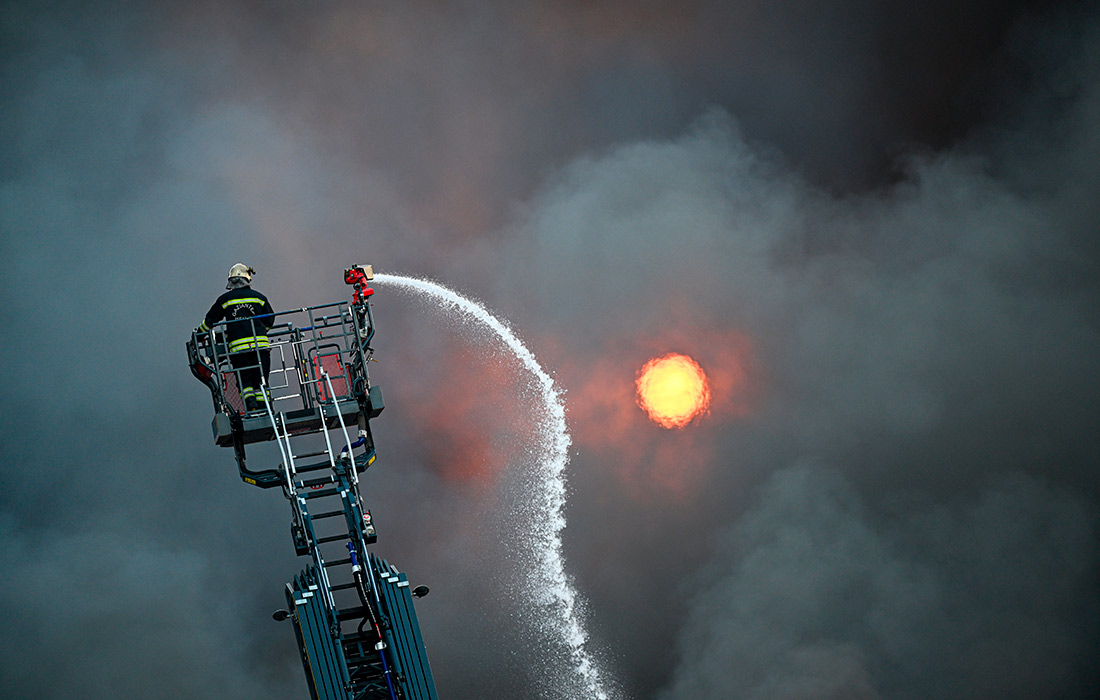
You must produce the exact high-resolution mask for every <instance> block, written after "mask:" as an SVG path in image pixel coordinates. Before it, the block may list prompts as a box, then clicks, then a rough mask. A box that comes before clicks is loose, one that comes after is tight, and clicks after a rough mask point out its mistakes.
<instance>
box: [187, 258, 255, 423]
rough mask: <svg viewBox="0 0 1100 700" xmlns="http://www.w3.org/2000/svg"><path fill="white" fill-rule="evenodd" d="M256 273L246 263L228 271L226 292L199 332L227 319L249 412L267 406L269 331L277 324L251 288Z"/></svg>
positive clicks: (231, 357)
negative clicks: (265, 390) (265, 388)
mask: <svg viewBox="0 0 1100 700" xmlns="http://www.w3.org/2000/svg"><path fill="white" fill-rule="evenodd" d="M254 274H256V271H255V270H253V269H252V268H251V267H249V266H247V265H245V264H244V263H237V264H235V265H234V266H233V267H231V268H229V278H228V281H227V282H226V285H225V288H226V289H227V290H229V291H227V292H226V293H225V294H222V295H221V296H220V297H218V299H217V301H215V302H214V304H213V305H212V306H211V307H210V310H209V311H207V312H206V318H205V319H203V322H202V325H200V326H199V327H198V328H197V329H196V330H197V331H198V332H200V333H204V332H206V331H209V330H210V328H211V327H212V326H213V325H214V324H215V323H217V322H218V321H222V320H225V321H226V324H225V341H226V343H227V344H228V346H229V364H230V366H232V367H233V371H234V372H235V373H236V375H237V386H238V387H240V390H241V398H242V399H244V408H245V410H246V411H255V410H257V409H260V408H265V407H266V402H267V396H266V395H265V394H264V390H263V387H264V385H265V384H266V383H267V375H268V372H269V371H270V370H271V351H270V350H269V349H268V347H269V346H270V344H269V342H268V339H267V332H268V330H269V329H270V328H271V326H272V324H273V323H274V322H275V317H274V316H273V315H272V314H274V313H275V310H274V309H272V308H271V303H270V302H269V301H268V300H267V297H266V296H264V295H263V294H261V293H260V292H257V291H256V290H255V289H252V287H251V286H250V285H251V284H252V275H254Z"/></svg>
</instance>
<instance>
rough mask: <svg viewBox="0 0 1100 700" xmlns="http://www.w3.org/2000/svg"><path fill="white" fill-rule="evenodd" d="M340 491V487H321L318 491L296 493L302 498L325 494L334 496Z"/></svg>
mask: <svg viewBox="0 0 1100 700" xmlns="http://www.w3.org/2000/svg"><path fill="white" fill-rule="evenodd" d="M338 493H340V489H321V490H319V491H302V492H300V493H299V494H298V495H299V496H301V497H302V498H324V497H325V496H335V495H337V494H338Z"/></svg>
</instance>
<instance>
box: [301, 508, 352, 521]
mask: <svg viewBox="0 0 1100 700" xmlns="http://www.w3.org/2000/svg"><path fill="white" fill-rule="evenodd" d="M343 514H344V511H342V510H330V511H328V512H327V513H318V514H317V515H311V516H309V519H310V520H322V519H324V518H335V517H336V516H337V515H343Z"/></svg>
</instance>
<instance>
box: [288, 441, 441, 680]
mask: <svg viewBox="0 0 1100 700" xmlns="http://www.w3.org/2000/svg"><path fill="white" fill-rule="evenodd" d="M276 422H277V421H276ZM277 432H282V431H277ZM282 434H283V435H284V438H283V439H284V440H285V442H284V448H285V449H286V450H287V454H288V456H291V454H292V453H291V450H292V448H293V446H292V444H291V443H292V442H297V441H298V440H299V438H297V437H294V436H288V435H286V433H285V432H283V433H282ZM333 453H334V450H333V447H332V442H331V441H329V440H327V439H326V447H325V449H322V450H320V451H319V452H313V453H309V454H308V455H301V457H306V456H322V455H323V456H324V457H326V458H328V459H327V460H326V461H324V462H320V463H318V464H314V465H304V466H300V467H298V466H296V467H295V468H294V469H293V472H294V474H293V477H292V482H291V483H292V485H293V486H292V488H291V489H289V491H290V493H289V495H290V497H291V501H292V503H293V504H294V507H295V519H294V522H293V523H292V536H293V538H294V541H295V550H296V551H297V552H298V554H300V555H309V556H311V557H312V559H313V562H312V563H311V564H310V565H309V566H307V567H306V568H305V569H303V570H302V571H301V572H300V573H299V574H298V575H297V576H295V577H294V580H293V581H292V582H291V583H288V584H287V586H286V599H287V604H288V606H289V609H290V610H291V611H292V613H293V617H294V620H295V621H296V625H295V633H296V635H297V638H298V645H299V649H300V651H301V656H302V664H303V666H304V668H305V672H306V680H307V684H308V686H309V690H310V694H311V697H312V698H313V700H438V695H437V693H436V688H435V681H434V679H433V678H432V672H431V666H430V665H429V663H428V656H427V653H426V651H425V649H424V640H423V637H422V636H421V632H420V625H419V622H418V621H417V618H416V611H415V609H414V608H413V597H412V594H411V592H410V589H409V581H408V578H407V577H406V576H405V574H404V573H401V572H399V571H398V570H397V569H396V568H395V567H393V566H392V565H390V564H389V563H387V562H386V561H385V560H384V559H381V558H380V557H377V556H375V555H373V554H370V555H367V554H366V553H365V552H366V546H367V545H369V544H371V543H372V542H374V540H375V539H376V534H375V530H374V523H373V521H372V519H371V515H370V512H369V511H367V510H366V509H365V508H363V506H362V502H361V499H360V495H359V480H358V469H357V467H362V466H365V465H364V464H360V462H365V461H366V460H367V459H372V458H373V456H374V455H373V450H370V451H369V452H367V453H364V454H362V455H358V456H355V457H351V456H350V455H351V454H352V451H350V450H349V451H341V453H340V454H339V455H338V456H336V457H335V458H332V455H333ZM291 461H292V462H293V457H291Z"/></svg>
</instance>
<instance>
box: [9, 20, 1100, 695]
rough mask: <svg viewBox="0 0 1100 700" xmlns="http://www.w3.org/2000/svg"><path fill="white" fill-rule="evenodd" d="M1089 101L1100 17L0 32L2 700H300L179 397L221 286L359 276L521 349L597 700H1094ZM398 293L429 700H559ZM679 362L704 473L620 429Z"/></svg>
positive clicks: (386, 353) (434, 340) (189, 385)
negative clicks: (609, 694)
mask: <svg viewBox="0 0 1100 700" xmlns="http://www.w3.org/2000/svg"><path fill="white" fill-rule="evenodd" d="M1098 57H1100V16H1098V14H1097V12H1096V9H1095V7H1094V6H1092V5H1091V4H1087V3H1055V4H1051V3H1038V2H1029V1H1023V0H1018V1H1014V2H1006V3H1004V2H1003V3H993V2H946V1H945V2H939V1H936V2H930V3H923V4H920V5H919V6H917V5H914V6H912V7H908V6H904V7H903V6H900V5H899V6H895V5H891V4H883V3H874V2H865V1H862V0H860V1H856V2H847V3H829V2H817V1H814V0H807V1H806V2H800V3H795V2H759V1H757V0H751V1H746V2H702V1H701V2H676V3H672V2H619V1H617V0H616V1H613V2H606V3H587V2H567V1H563V2H515V3H498V2H482V3H474V2H434V1H430V0H421V1H413V2H369V3H367V2H344V1H340V0H334V1H333V2H311V3H305V2H295V1H291V0H285V1H282V2H236V3H220V2H201V1H200V2H192V3H136V2H135V3H126V2H104V3H95V4H86V3H67V2H4V3H3V4H2V5H0V126H2V129H0V134H2V135H0V234H2V236H0V302H2V304H3V308H4V314H3V318H4V326H5V332H4V335H3V340H2V343H3V362H2V363H0V377H2V379H3V386H4V391H3V394H2V398H0V405H2V406H3V413H2V415H3V422H2V427H0V464H2V469H3V475H4V489H3V491H2V495H0V543H2V544H3V547H2V549H0V556H2V557H3V566H2V567H0V582H2V584H3V589H4V593H5V595H4V596H3V603H0V611H2V612H3V617H4V619H5V631H6V634H5V635H4V637H3V641H2V642H0V651H2V652H3V653H0V682H2V685H3V686H4V689H5V696H6V697H12V698H32V697H33V698H63V697H65V698H67V697H87V698H101V697H103V698H105V697H119V696H122V697H150V698H162V697H163V698H175V697H188V698H206V697H209V698H215V697H216V698H222V697H237V698H260V697H263V698H278V699H282V698H287V699H288V700H289V699H290V698H302V697H305V696H306V695H307V692H308V691H307V689H306V686H305V681H304V679H303V677H302V672H301V668H300V664H299V662H298V659H297V651H296V649H295V647H294V641H293V634H292V632H291V630H290V629H289V628H288V627H287V626H285V625H279V624H277V623H274V622H273V621H272V620H271V618H270V613H271V611H272V610H274V609H275V608H278V607H280V606H281V605H282V604H283V584H284V582H285V581H287V580H289V579H290V578H291V577H292V576H293V575H294V573H295V572H296V571H297V570H298V569H299V568H300V567H301V565H302V563H301V562H300V561H297V560H296V559H295V557H294V556H293V550H292V549H291V546H290V544H291V543H290V540H289V536H288V532H289V527H288V526H289V513H288V509H287V506H286V503H285V501H283V499H282V498H281V497H280V496H279V494H277V493H271V492H269V491H261V490H259V489H255V488H251V487H248V486H247V485H245V484H243V483H241V481H240V479H239V477H238V476H237V474H236V473H235V472H234V466H233V460H232V457H231V455H230V454H229V453H228V452H226V451H225V450H222V449H220V448H216V447H215V446H214V445H213V444H212V441H211V439H210V432H209V420H210V417H211V415H210V413H211V404H210V399H209V398H208V396H207V393H206V390H205V389H204V388H203V387H202V386H201V385H200V384H198V383H197V382H195V381H194V379H193V378H192V377H191V376H190V373H189V372H188V370H187V368H186V363H185V354H184V348H183V344H184V341H185V340H186V338H187V336H188V333H189V332H190V330H191V328H193V327H194V326H195V325H197V324H198V323H199V321H200V320H201V317H202V315H203V313H204V311H205V310H206V308H207V307H208V305H209V303H210V302H211V301H212V300H213V298H215V297H216V296H217V294H218V293H219V292H220V291H221V289H222V286H223V284H224V275H225V272H226V270H228V268H229V266H230V265H231V264H233V263H234V262H237V261H238V260H240V261H244V262H246V263H248V264H250V265H252V266H253V267H255V268H256V269H257V270H258V274H257V277H256V287H257V288H259V289H261V290H263V291H264V292H265V293H266V294H267V295H268V296H269V297H270V298H271V300H272V302H273V304H274V305H275V306H276V307H277V308H280V309H287V308H297V307H301V306H306V305H309V304H317V303H325V302H329V301H335V300H339V299H343V298H346V296H347V289H346V288H345V287H344V285H343V284H342V283H341V272H342V270H343V269H344V267H346V266H347V265H348V264H350V263H360V262H366V263H372V264H374V265H375V268H376V269H377V270H379V271H384V272H395V273H404V274H411V275H418V276H427V277H432V278H434V279H438V280H440V281H442V282H444V283H446V284H448V285H451V286H454V287H456V288H458V289H460V290H461V291H463V292H465V293H468V294H471V295H473V296H475V297H477V298H479V299H481V300H483V301H485V302H486V303H487V304H488V306H490V307H491V308H492V309H494V310H495V311H497V312H499V313H500V314H501V315H502V316H503V317H504V318H506V319H507V320H508V322H509V323H510V324H511V325H512V326H513V327H514V328H515V329H516V330H517V333H518V334H519V335H520V336H521V337H522V338H523V339H524V340H525V342H526V343H527V344H528V346H529V347H530V348H531V349H532V350H533V352H534V353H535V355H536V356H537V357H538V358H539V359H540V361H541V362H542V364H543V366H544V367H546V369H547V370H548V371H549V372H551V374H552V375H553V376H554V379H555V381H556V382H557V383H558V385H559V386H560V387H561V388H562V389H563V390H564V392H565V394H564V395H565V401H566V408H567V415H568V420H569V423H570V428H571V431H572V436H573V446H572V448H571V453H570V456H571V462H570V464H569V467H568V469H567V477H568V480H569V495H568V502H567V505H566V512H565V515H566V517H567V519H568V526H567V528H566V529H565V531H564V555H565V558H566V566H567V569H568V571H569V574H570V575H571V576H572V578H573V580H574V582H575V584H576V586H577V588H578V590H579V591H580V592H581V594H582V596H583V597H584V599H585V600H586V601H587V602H586V605H585V606H584V615H585V620H586V623H587V626H588V628H589V631H590V633H591V637H592V639H591V645H592V646H591V648H592V651H593V653H594V654H595V656H596V657H598V658H599V659H600V661H601V664H602V665H603V667H604V669H605V673H606V675H607V676H608V677H609V678H611V679H612V685H613V686H614V687H615V689H616V692H617V693H620V694H621V696H622V697H624V698H628V697H629V698H636V699H638V700H641V699H643V698H645V699H652V700H682V699H685V698H748V699H751V700H796V699H799V698H823V697H824V698H837V699H840V698H844V699H853V698H858V699H865V698H866V699H872V698H874V699H877V698H881V699H884V700H885V699H889V700H907V699H909V698H914V699H916V698H935V699H949V698H972V697H989V698H1006V699H1012V698H1037V697H1038V698H1052V699H1054V698H1082V697H1091V696H1094V695H1096V694H1097V687H1098V684H1100V677H1098V674H1097V671H1096V665H1095V659H1096V658H1097V657H1098V656H1100V654H1098V651H1100V649H1098V644H1100V640H1098V637H1097V630H1100V590H1098V589H1100V584H1098V581H1100V578H1098V574H1100V561H1098V558H1097V554H1098V551H1100V548H1098V545H1100V536H1098V526H1100V521H1098V516H1100V502H1098V488H1100V478H1098V476H1100V448H1098V447H1097V445H1098V442H1097V436H1098V434H1100V420H1098V418H1097V417H1098V416H1100V364H1098V363H1097V360H1096V348H1097V347H1098V346H1100V322H1098V319H1100V284H1098V280H1100V246H1098V237H1097V234H1098V230H1100V229H1098V227H1100V207H1098V205H1097V202H1098V201H1100V172H1098V165H1097V163H1098V162H1100V128H1098V127H1097V125H1098V124H1100V58H1098ZM377 287H378V293H377V294H376V295H375V315H376V318H377V321H378V326H379V329H378V335H377V338H376V341H375V346H376V348H377V351H378V359H379V363H377V365H373V366H372V370H373V371H372V378H373V379H374V381H375V382H376V383H378V384H380V385H381V386H382V387H383V388H384V390H385V393H386V399H387V408H386V411H385V412H384V413H383V414H382V416H380V417H379V419H378V420H377V421H375V422H374V426H375V427H374V435H375V439H376V441H377V443H378V448H379V455H380V456H379V460H378V462H377V463H376V465H375V466H374V467H372V468H371V470H370V471H369V472H368V473H367V476H366V477H365V480H364V490H365V500H366V501H367V505H368V507H370V508H371V510H372V512H373V514H374V517H375V520H376V522H377V524H378V527H379V534H380V538H379V543H378V545H377V548H376V551H377V552H378V553H379V554H381V555H382V556H385V557H387V558H388V559H389V560H391V561H392V562H393V563H395V564H396V565H397V566H399V567H400V568H401V569H402V570H405V571H407V572H408V574H409V576H410V579H411V580H412V581H413V582H414V584H416V583H426V584H428V585H430V586H431V588H432V593H431V595H429V596H428V597H427V598H424V599H423V600H421V601H420V602H419V603H418V611H419V614H420V618H421V624H422V627H423V630H424V636H425V639H426V641H427V644H428V651H429V654H430V657H431V660H432V666H433V669H434V671H435V676H436V682H437V685H438V686H439V689H440V694H441V697H444V698H447V699H450V700H458V699H461V698H480V697H487V696H498V697H508V698H528V697H572V695H571V692H572V691H571V690H569V688H571V687H572V686H568V684H566V686H562V685H561V684H559V683H558V682H557V681H556V680H555V679H557V678H558V676H556V675H555V672H554V670H553V669H552V668H548V667H549V666H553V665H554V663H555V662H556V661H558V660H557V659H556V658H553V657H547V656H546V655H545V654H544V651H545V649H546V644H545V642H544V640H540V639H539V637H540V635H541V634H543V632H542V629H541V628H540V627H539V625H538V623H537V619H535V618H536V617H537V616H532V614H531V611H530V601H529V599H528V598H526V597H525V595H524V592H523V590H522V585H523V584H522V582H523V581H524V580H525V579H524V576H523V574H524V571H522V568H523V567H524V566H526V565H527V564H526V562H529V561H530V558H529V553H527V552H523V551H520V550H521V548H522V546H523V543H522V542H521V541H519V539H518V538H517V537H516V535H515V530H516V522H515V520H514V518H515V517H516V515H515V514H516V513H518V512H522V511H523V508H524V502H525V500H526V499H527V495H528V494H526V492H525V491H524V490H523V489H524V484H525V483H526V482H525V477H526V474H525V472H524V471H523V470H524V468H525V467H524V466H523V465H524V464H526V463H528V462H529V461H530V454H529V449H530V447H529V446H530V444H531V440H532V434H531V433H532V430H533V428H532V426H533V425H534V423H535V421H534V419H533V418H532V417H531V413H532V411H534V410H536V409H535V408H534V407H533V402H532V398H531V394H530V391H529V385H528V380H527V379H526V378H524V376H523V373H522V371H521V370H520V369H519V368H518V367H517V366H516V365H515V363H514V362H513V361H512V360H510V359H509V358H508V357H507V356H506V354H505V353H502V352H501V351H500V349H499V348H496V347H495V346H493V344H492V343H491V342H489V341H487V340H486V339H485V338H483V337H482V336H481V335H479V334H477V333H476V332H474V333H472V332H470V330H469V329H468V328H464V327H463V326H462V325H461V324H456V323H455V322H454V320H453V319H449V318H447V317H446V315H445V314H443V313H441V312H439V311H438V310H435V309H433V308H432V306H431V304H429V303H425V302H424V301H423V300H418V299H415V298H412V297H409V296H408V295H407V294H404V293H401V292H400V291H399V290H397V289H392V288H386V287H385V286H384V285H377ZM671 351H676V352H684V353H688V354H690V355H692V357H694V358H695V359H696V360H697V361H698V362H699V363H700V365H701V366H702V367H703V368H704V370H705V371H706V372H707V373H708V375H709V376H710V378H711V382H712V386H711V389H712V404H711V407H710V413H709V414H708V415H706V416H703V417H701V418H699V419H698V420H697V421H696V422H694V423H693V424H691V425H689V426H688V427H686V428H684V429H682V430H664V429H662V428H659V427H658V426H656V425H654V424H652V423H650V422H649V421H647V420H646V418H645V416H644V414H642V413H641V411H640V410H639V409H638V407H637V405H636V404H635V401H634V396H633V391H634V389H633V382H634V378H635V372H636V371H637V369H638V368H639V367H641V366H642V364H644V362H645V361H646V360H647V359H649V358H651V357H653V356H655V355H658V354H662V353H665V352H671ZM266 447H269V446H264V447H263V448H258V449H257V450H256V451H255V453H254V454H255V457H253V459H255V460H257V462H260V463H262V461H263V460H264V459H268V458H271V459H274V457H272V456H271V454H270V451H268V452H265V451H264V450H265V448H266ZM250 454H253V453H250Z"/></svg>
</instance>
